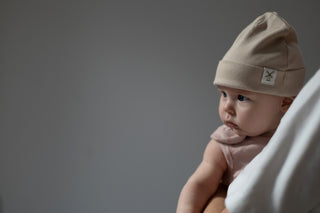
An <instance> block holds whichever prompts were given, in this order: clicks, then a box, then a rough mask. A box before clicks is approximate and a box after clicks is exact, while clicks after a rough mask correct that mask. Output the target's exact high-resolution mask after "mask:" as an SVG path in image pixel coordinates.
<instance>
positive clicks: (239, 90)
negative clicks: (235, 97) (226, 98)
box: [218, 86, 258, 95]
mask: <svg viewBox="0 0 320 213" xmlns="http://www.w3.org/2000/svg"><path fill="white" fill-rule="evenodd" d="M218 89H219V90H223V91H226V92H232V93H241V94H248V95H249V94H250V95H253V94H258V93H256V92H252V91H248V90H242V89H235V88H231V87H225V86H218Z"/></svg>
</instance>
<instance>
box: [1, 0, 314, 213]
mask: <svg viewBox="0 0 320 213" xmlns="http://www.w3.org/2000/svg"><path fill="white" fill-rule="evenodd" d="M266 11H277V12H278V13H279V14H280V15H281V16H282V17H284V18H285V19H286V20H287V21H288V22H289V23H290V24H291V25H293V26H294V27H295V29H296V31H297V34H298V38H299V42H300V47H301V50H302V53H303V55H304V59H305V64H306V67H307V79H306V81H307V80H308V79H310V77H311V76H312V75H313V74H314V73H315V71H316V70H317V69H318V68H319V64H320V63H319V55H320V54H319V50H320V43H319V38H320V28H319V26H320V25H319V21H320V13H319V11H320V3H319V1H318V0H313V1H292V0H287V1H279V0H268V1H261V0H260V1H257V0H243V1H228V0H227V1H214V0H211V1H209V0H203V1H189V0H187V1H186V0H184V1H182V0H180V1H177V0H170V1H168V0H163V1H153V0H151V1H147V0H144V1H142V0H136V1H134V0H132V1H131V0H123V1H121V0H117V1H116V0H112V1H110V0H106V1H102V0H100V1H98V0H91V1H84V0H80V1H79V0H78V1H76V0H63V1H61V0H55V1H53V0H52V1H43V0H42V1H40V0H38V1H33V0H26V1H23V0H20V1H19V0H10V1H9V0H1V1H0V32H1V34H0V101H1V103H0V169H1V170H0V213H21V212H24V213H70V212H77V213H82V212H83V213H87V212H94V213H99V212H101V213H102V212H110V213H113V212H116V213H118V212H120V213H122V212H134V213H147V212H153V213H157V212H158V213H164V212H174V211H175V208H176V203H177V199H178V196H179V192H180V190H181V188H182V186H183V185H184V183H185V182H186V180H187V179H188V177H189V176H190V175H191V174H192V172H193V171H194V170H195V168H196V167H197V165H198V164H199V163H200V161H201V158H202V153H203V150H204V148H205V146H206V144H207V143H208V141H209V137H210V134H211V133H212V131H213V130H214V129H215V128H216V127H217V126H218V125H220V120H219V116H218V112H217V109H218V97H219V94H218V92H217V91H216V88H215V87H214V86H213V85H212V81H213V78H214V73H215V69H216V66H217V64H218V61H219V60H220V59H221V58H222V57H223V55H224V54H225V52H226V51H227V49H228V48H229V47H230V46H231V44H232V42H233V41H234V39H235V38H236V36H237V35H238V34H239V33H240V31H241V30H242V29H243V28H244V27H245V26H247V25H248V24H249V23H250V22H251V21H253V20H254V19H255V18H256V17H257V16H259V15H261V14H263V13H264V12H266Z"/></svg>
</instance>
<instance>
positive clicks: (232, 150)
mask: <svg viewBox="0 0 320 213" xmlns="http://www.w3.org/2000/svg"><path fill="white" fill-rule="evenodd" d="M211 138H212V139H214V140H215V141H217V142H218V143H220V147H221V150H222V152H223V154H224V156H225V158H226V161H227V165H228V168H227V171H226V172H225V174H224V177H223V180H222V182H223V183H224V184H225V185H229V184H230V183H231V182H232V181H233V180H234V179H235V178H236V177H237V176H238V175H239V173H240V172H241V171H242V170H243V169H244V167H245V166H246V165H247V164H248V163H249V162H250V161H251V160H252V159H253V158H254V157H255V156H256V155H257V154H259V153H260V152H261V150H262V149H263V148H264V147H265V145H266V144H267V143H268V142H269V140H270V138H271V137H263V136H256V137H248V136H239V135H237V134H235V133H234V132H233V131H232V130H231V128H229V127H228V126H226V125H222V126H220V127H219V128H218V129H217V130H216V131H215V132H213V133H212V135H211Z"/></svg>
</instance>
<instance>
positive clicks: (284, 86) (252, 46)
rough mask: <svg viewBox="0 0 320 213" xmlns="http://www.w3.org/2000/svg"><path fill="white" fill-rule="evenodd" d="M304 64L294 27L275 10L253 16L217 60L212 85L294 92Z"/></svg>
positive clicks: (300, 82)
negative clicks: (254, 17)
mask: <svg viewBox="0 0 320 213" xmlns="http://www.w3.org/2000/svg"><path fill="white" fill-rule="evenodd" d="M304 77H305V67H304V63H303V58H302V55H301V52H300V49H299V46H298V40H297V35H296V33H295V30H294V29H293V28H292V26H290V25H289V24H288V23H287V22H286V21H285V20H284V19H283V18H281V17H280V16H279V15H278V14H277V13H275V12H267V13H265V14H263V15H261V16H259V17H258V18H256V19H255V20H254V21H253V22H252V23H251V24H250V25H248V26H247V27H246V28H245V29H244V30H243V31H242V32H241V33H240V34H239V36H238V37H237V38H236V40H235V41H234V43H233V45H232V46H231V48H230V49H229V50H228V52H227V53H226V54H225V56H224V57H223V59H222V60H221V61H220V62H219V65H218V67H217V71H216V76H215V80H214V84H215V85H220V86H226V87H231V88H236V89H243V90H248V91H253V92H258V93H264V94H271V95H277V96H284V97H290V96H296V95H297V94H298V93H299V91H300V89H301V88H302V87H303V84H304Z"/></svg>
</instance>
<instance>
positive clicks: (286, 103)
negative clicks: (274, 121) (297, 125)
mask: <svg viewBox="0 0 320 213" xmlns="http://www.w3.org/2000/svg"><path fill="white" fill-rule="evenodd" d="M294 98H295V97H283V99H282V103H281V112H282V113H283V114H284V113H286V112H287V110H288V109H289V107H290V106H291V104H292V102H293V100H294Z"/></svg>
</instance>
